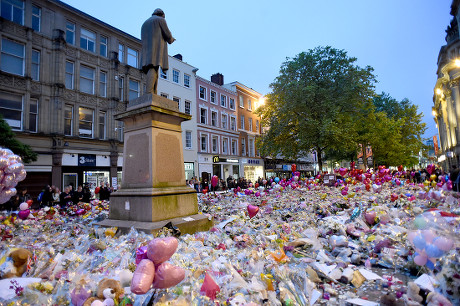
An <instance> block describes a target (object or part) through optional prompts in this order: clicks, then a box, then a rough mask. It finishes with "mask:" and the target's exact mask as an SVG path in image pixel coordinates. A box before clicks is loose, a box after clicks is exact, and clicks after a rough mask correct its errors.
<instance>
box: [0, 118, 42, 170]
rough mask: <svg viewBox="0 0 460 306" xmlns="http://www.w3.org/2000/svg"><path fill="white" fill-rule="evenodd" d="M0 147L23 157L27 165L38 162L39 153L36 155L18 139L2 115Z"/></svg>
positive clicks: (0, 119)
mask: <svg viewBox="0 0 460 306" xmlns="http://www.w3.org/2000/svg"><path fill="white" fill-rule="evenodd" d="M0 135H2V137H0V147H2V148H8V149H10V150H11V151H13V153H14V154H16V155H19V156H21V158H22V160H23V161H24V162H25V163H30V162H33V161H36V160H37V153H35V152H34V151H33V150H32V148H31V147H30V146H29V145H26V144H24V143H22V142H20V141H19V140H17V139H16V137H15V135H14V132H13V131H12V130H11V127H10V126H9V125H8V123H7V122H6V121H5V120H4V119H3V116H2V115H1V114H0Z"/></svg>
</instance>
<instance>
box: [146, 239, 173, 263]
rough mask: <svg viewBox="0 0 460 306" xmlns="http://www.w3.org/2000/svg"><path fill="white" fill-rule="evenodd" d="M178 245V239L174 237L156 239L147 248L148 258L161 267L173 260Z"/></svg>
mask: <svg viewBox="0 0 460 306" xmlns="http://www.w3.org/2000/svg"><path fill="white" fill-rule="evenodd" d="M178 244H179V243H178V241H177V239H176V238H174V237H166V238H155V239H153V240H152V241H150V242H149V245H148V246H147V257H148V258H149V259H150V260H151V261H153V263H154V264H155V265H159V264H161V263H163V262H165V261H166V260H168V259H169V258H171V256H172V255H173V254H174V252H176V249H177V246H178Z"/></svg>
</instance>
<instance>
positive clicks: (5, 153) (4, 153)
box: [0, 148, 13, 156]
mask: <svg viewBox="0 0 460 306" xmlns="http://www.w3.org/2000/svg"><path fill="white" fill-rule="evenodd" d="M10 154H13V151H11V150H10V149H7V148H0V156H8V155H10Z"/></svg>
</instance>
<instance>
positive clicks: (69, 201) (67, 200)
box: [59, 187, 73, 209]
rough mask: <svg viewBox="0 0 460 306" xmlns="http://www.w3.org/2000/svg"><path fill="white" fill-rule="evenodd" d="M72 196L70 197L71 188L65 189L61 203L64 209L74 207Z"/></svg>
mask: <svg viewBox="0 0 460 306" xmlns="http://www.w3.org/2000/svg"><path fill="white" fill-rule="evenodd" d="M72 204H73V203H72V196H71V195H70V188H69V187H66V188H64V191H63V192H61V196H60V203H59V205H60V206H61V208H62V209H64V208H67V206H69V205H72Z"/></svg>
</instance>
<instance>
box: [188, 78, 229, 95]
mask: <svg viewBox="0 0 460 306" xmlns="http://www.w3.org/2000/svg"><path fill="white" fill-rule="evenodd" d="M196 79H197V80H200V81H202V82H204V83H207V84H208V85H213V86H215V87H219V88H220V89H221V90H223V91H226V92H228V93H231V94H233V95H235V96H236V95H237V92H236V91H233V90H231V89H229V88H226V87H225V86H224V85H219V84H216V83H214V82H211V81H209V80H206V79H205V78H202V77H200V76H198V75H197V76H196Z"/></svg>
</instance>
